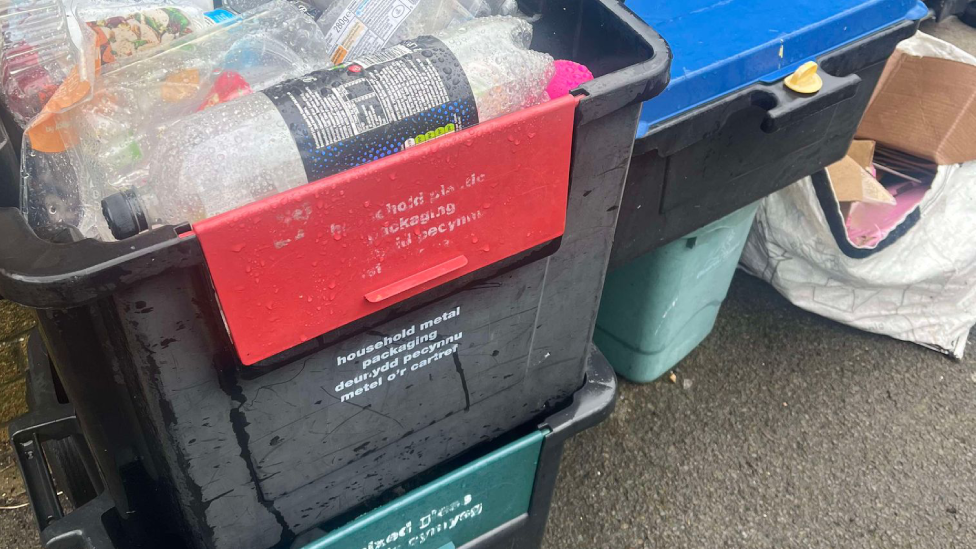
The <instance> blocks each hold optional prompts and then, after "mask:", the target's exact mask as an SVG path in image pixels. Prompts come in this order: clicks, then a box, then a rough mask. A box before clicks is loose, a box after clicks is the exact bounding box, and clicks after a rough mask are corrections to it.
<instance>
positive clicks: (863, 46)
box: [594, 0, 927, 381]
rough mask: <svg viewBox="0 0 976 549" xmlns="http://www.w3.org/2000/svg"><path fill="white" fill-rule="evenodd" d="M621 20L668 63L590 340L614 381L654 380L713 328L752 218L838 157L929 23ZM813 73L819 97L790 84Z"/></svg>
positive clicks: (797, 17)
mask: <svg viewBox="0 0 976 549" xmlns="http://www.w3.org/2000/svg"><path fill="white" fill-rule="evenodd" d="M627 6H628V7H629V8H630V9H631V10H633V11H634V12H635V13H636V14H637V15H638V16H639V17H641V18H643V19H644V21H645V22H647V23H648V24H650V25H652V26H653V27H654V28H655V29H656V30H658V32H660V34H661V35H662V36H663V37H664V39H665V40H666V41H667V42H668V44H669V45H670V46H671V49H672V54H673V62H672V65H671V82H670V84H669V85H668V87H667V89H665V91H664V92H663V93H661V94H660V95H659V96H657V97H655V98H653V99H651V100H648V101H647V102H645V103H644V105H643V108H642V113H641V117H640V122H639V124H638V130H637V139H636V141H635V143H634V151H633V155H632V158H631V164H630V168H629V172H628V176H627V186H626V188H625V190H624V198H623V201H622V202H621V206H620V216H619V219H618V223H617V227H616V232H615V236H614V245H613V249H612V251H611V258H610V273H611V274H610V275H609V276H608V278H607V281H606V286H605V290H604V296H603V305H602V307H601V310H600V316H599V321H598V331H597V334H596V335H595V336H594V339H595V340H596V342H597V344H598V345H599V346H600V348H601V349H602V350H603V351H604V353H605V354H606V355H607V358H608V359H609V360H610V362H611V364H613V365H614V368H615V369H616V370H617V371H618V373H621V374H622V375H624V376H626V377H628V378H630V379H632V380H635V381H651V380H653V379H655V378H657V377H658V376H660V375H661V374H663V373H664V372H666V371H667V370H668V369H669V368H670V367H671V366H673V365H674V364H675V363H676V362H677V361H679V360H681V358H683V357H684V356H685V355H686V354H687V353H688V352H689V351H691V349H693V348H694V347H695V346H696V345H697V344H698V343H699V342H700V341H701V340H702V339H703V338H704V337H705V336H706V335H707V334H708V332H709V331H710V330H711V326H712V324H713V322H714V320H715V315H716V313H717V311H718V307H719V305H720V303H721V300H722V299H723V298H724V296H725V294H726V292H727V290H728V286H729V284H730V281H731V277H732V273H733V271H734V269H735V264H736V262H737V260H738V255H739V251H740V250H741V247H742V243H743V242H744V240H745V237H746V234H747V233H748V229H749V225H750V223H751V220H752V217H753V212H754V211H755V206H754V204H755V203H756V202H757V201H758V200H760V199H761V198H762V197H764V196H766V195H768V194H770V193H772V192H775V191H777V190H779V189H781V188H783V187H785V186H787V185H789V184H790V183H792V182H794V181H796V180H798V179H800V178H802V177H804V176H807V175H810V174H812V173H814V172H816V171H818V170H821V169H823V168H824V167H825V166H827V165H829V164H832V163H833V162H836V161H838V160H840V159H841V158H842V157H843V156H844V154H845V153H846V151H847V148H848V146H849V144H850V141H851V139H852V138H853V135H854V132H855V130H856V128H857V126H858V124H859V123H860V119H861V117H862V116H863V114H864V110H865V109H866V107H867V104H868V102H869V101H870V98H871V95H872V93H873V91H874V89H875V87H876V85H877V82H878V80H879V79H880V77H881V73H882V71H883V69H884V64H885V62H886V61H887V59H888V57H889V56H890V55H891V53H892V52H893V51H894V48H895V46H896V45H897V43H898V42H900V41H901V40H903V39H905V38H908V37H910V36H911V35H913V34H914V33H915V32H916V30H917V28H918V20H919V19H920V18H922V17H924V16H925V15H926V13H927V9H926V8H925V5H924V4H923V3H921V2H919V1H918V0H794V1H791V2H784V1H782V0H725V1H722V2H715V1H714V0H686V1H683V2H673V1H670V0H631V1H628V3H627ZM810 61H814V62H817V63H818V65H819V76H820V77H821V79H822V81H823V87H822V88H821V89H820V90H819V91H817V92H815V93H808V94H804V93H798V92H796V91H793V90H792V89H790V88H788V87H787V86H785V79H786V78H787V77H788V76H790V75H791V74H793V73H794V72H795V71H796V70H797V69H798V68H800V67H801V66H803V65H804V64H805V63H807V62H810ZM703 227H705V228H704V229H703ZM669 243H671V244H669ZM662 246H663V247H662ZM706 266H708V268H706Z"/></svg>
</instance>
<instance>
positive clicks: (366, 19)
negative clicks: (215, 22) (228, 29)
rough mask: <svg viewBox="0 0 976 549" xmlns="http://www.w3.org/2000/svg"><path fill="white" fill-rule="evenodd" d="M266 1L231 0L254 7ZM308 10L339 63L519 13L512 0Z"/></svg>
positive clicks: (337, 3) (352, 2)
mask: <svg viewBox="0 0 976 549" xmlns="http://www.w3.org/2000/svg"><path fill="white" fill-rule="evenodd" d="M262 1H266V0H228V1H225V2H224V5H225V6H228V7H230V8H231V9H237V10H241V9H250V8H253V7H254V6H255V5H256V4H258V3H260V2H262ZM308 13H309V15H310V16H312V17H313V18H314V19H315V20H316V21H318V23H319V26H320V27H321V28H322V31H323V32H324V33H325V35H326V40H327V44H328V47H329V58H330V59H331V60H332V62H333V63H334V64H336V65H339V64H342V63H345V62H347V61H349V60H350V59H358V58H360V57H362V56H364V55H370V54H373V53H376V52H378V51H381V50H383V49H385V48H387V47H389V46H392V45H394V44H399V43H400V42H403V41H406V40H413V39H414V38H417V37H418V36H427V35H436V34H437V33H440V32H442V31H444V30H446V29H448V28H450V27H452V26H457V25H460V24H463V23H466V22H468V21H470V20H472V19H474V18H476V17H486V16H489V15H515V14H517V13H518V6H517V5H516V4H515V1H514V0H311V3H310V4H309V9H308Z"/></svg>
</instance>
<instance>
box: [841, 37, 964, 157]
mask: <svg viewBox="0 0 976 549" xmlns="http://www.w3.org/2000/svg"><path fill="white" fill-rule="evenodd" d="M858 137H860V138H863V139H871V140H874V141H877V142H878V143H880V144H882V145H885V146H888V147H892V148H895V149H899V150H901V151H904V152H907V153H910V154H913V155H916V156H919V157H921V158H924V159H927V160H932V161H934V162H936V163H938V164H959V163H962V162H968V161H970V160H976V67H974V66H973V65H970V64H967V63H961V62H959V61H952V60H948V59H937V58H934V57H918V56H914V55H910V54H907V53H905V52H902V51H896V52H895V54H894V55H893V56H892V58H891V60H890V61H889V66H888V67H887V70H886V73H885V75H884V78H883V80H882V82H881V84H880V85H879V88H878V91H877V94H876V96H875V97H874V100H873V102H872V103H871V106H870V107H869V108H868V111H867V112H866V113H865V115H864V120H863V121H862V123H861V127H860V128H859V130H858Z"/></svg>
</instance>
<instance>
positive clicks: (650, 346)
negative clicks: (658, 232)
mask: <svg viewBox="0 0 976 549" xmlns="http://www.w3.org/2000/svg"><path fill="white" fill-rule="evenodd" d="M758 208H759V203H758V202H755V203H753V204H751V205H749V206H746V207H745V208H742V209H740V210H738V211H736V212H733V213H732V214H729V215H727V216H726V217H724V218H722V219H720V220H718V221H715V222H714V223H712V224H710V225H706V226H705V227H703V228H701V229H698V230H697V231H695V232H693V233H691V234H689V235H687V236H685V237H684V238H680V239H678V240H675V241H674V242H671V243H670V244H667V245H665V246H662V247H660V248H658V249H656V250H654V251H653V252H651V253H649V254H646V255H644V256H643V257H640V258H638V259H636V260H635V261H633V262H631V263H630V264H628V265H626V266H624V267H622V268H620V269H617V270H616V271H613V272H611V273H610V274H609V275H607V281H606V286H605V287H604V291H603V301H602V304H601V305H600V314H599V316H598V317H597V325H596V332H595V333H594V335H593V340H594V341H595V342H596V344H597V346H598V347H599V348H600V350H601V351H603V354H604V355H606V357H607V360H609V361H610V364H613V367H614V369H615V370H616V371H617V373H618V374H620V375H622V376H624V377H626V378H627V379H629V380H631V381H636V382H639V383H646V382H649V381H654V380H655V379H657V378H659V377H661V375H663V374H664V373H665V372H667V371H668V370H670V369H671V368H672V367H673V366H674V365H675V364H677V363H678V362H679V361H680V360H681V359H683V358H684V357H685V356H687V354H688V353H690V352H691V350H692V349H694V348H695V347H697V346H698V344H699V343H701V341H702V340H703V339H705V336H707V335H708V334H709V333H710V332H711V331H712V326H713V325H714V324H715V319H716V317H717V316H718V311H719V307H721V305H722V301H724V300H725V295H726V294H727V293H728V291H729V285H730V284H731V283H732V275H733V274H735V268H736V265H738V263H739V256H740V255H742V248H743V247H745V244H746V238H747V237H748V236H749V229H750V228H751V227H752V220H753V219H754V218H755V216H756V210H757V209H758Z"/></svg>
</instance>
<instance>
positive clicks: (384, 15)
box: [325, 0, 419, 65]
mask: <svg viewBox="0 0 976 549" xmlns="http://www.w3.org/2000/svg"><path fill="white" fill-rule="evenodd" d="M418 4H419V0H361V1H359V2H358V3H352V4H350V5H349V6H348V7H346V9H345V11H343V12H342V15H340V16H339V18H338V19H337V20H336V22H335V24H333V25H332V28H331V29H329V32H328V33H327V34H326V37H325V39H326V43H328V44H330V47H331V48H332V62H333V63H335V64H336V65H338V64H341V63H342V62H344V61H345V60H346V57H348V56H349V54H350V53H353V52H354V50H359V51H365V52H370V51H376V50H379V49H382V48H383V47H384V46H385V45H386V43H387V42H388V41H389V40H390V37H392V36H393V33H394V32H396V30H397V29H398V28H400V25H401V24H402V23H403V22H404V21H406V19H407V17H409V16H410V14H411V13H413V10H415V9H417V5H418Z"/></svg>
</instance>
